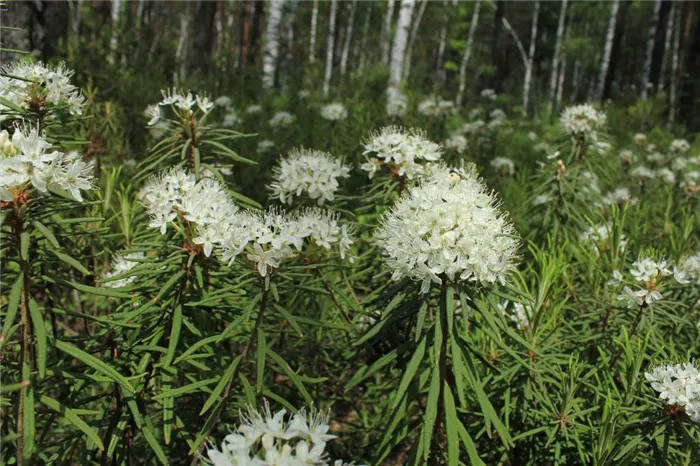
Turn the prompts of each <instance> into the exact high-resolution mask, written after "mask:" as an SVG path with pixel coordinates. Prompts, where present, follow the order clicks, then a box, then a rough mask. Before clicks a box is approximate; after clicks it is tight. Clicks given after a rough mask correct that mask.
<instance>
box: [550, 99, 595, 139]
mask: <svg viewBox="0 0 700 466" xmlns="http://www.w3.org/2000/svg"><path fill="white" fill-rule="evenodd" d="M560 121H561V124H562V126H563V127H564V129H565V130H566V131H567V132H568V133H569V134H571V135H572V136H595V134H596V131H597V130H598V129H600V128H602V127H603V125H604V124H605V121H606V116H605V114H604V113H603V112H599V111H598V110H596V109H595V108H593V107H592V106H591V105H589V104H582V105H574V106H571V107H567V108H566V109H565V110H564V111H563V112H562V114H561V119H560Z"/></svg>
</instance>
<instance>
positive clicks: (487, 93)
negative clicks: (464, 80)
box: [481, 89, 496, 100]
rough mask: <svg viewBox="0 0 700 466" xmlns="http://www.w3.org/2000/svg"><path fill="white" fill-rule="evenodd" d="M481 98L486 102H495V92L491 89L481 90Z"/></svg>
mask: <svg viewBox="0 0 700 466" xmlns="http://www.w3.org/2000/svg"><path fill="white" fill-rule="evenodd" d="M481 97H483V98H485V99H488V100H496V91H494V90H493V89H482V90H481Z"/></svg>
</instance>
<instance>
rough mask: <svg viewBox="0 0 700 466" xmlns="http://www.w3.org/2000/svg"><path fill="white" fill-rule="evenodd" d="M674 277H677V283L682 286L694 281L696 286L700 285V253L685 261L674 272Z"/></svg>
mask: <svg viewBox="0 0 700 466" xmlns="http://www.w3.org/2000/svg"><path fill="white" fill-rule="evenodd" d="M674 276H675V277H676V281H678V282H679V283H681V284H687V283H691V281H694V282H695V283H696V284H698V285H700V252H698V253H695V254H693V255H692V256H688V257H686V258H685V259H683V261H682V262H681V264H680V265H679V266H678V268H677V269H676V270H675V271H674Z"/></svg>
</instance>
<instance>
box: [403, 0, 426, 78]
mask: <svg viewBox="0 0 700 466" xmlns="http://www.w3.org/2000/svg"><path fill="white" fill-rule="evenodd" d="M427 4H428V0H423V3H421V5H420V9H419V10H418V16H416V20H415V21H414V22H413V28H412V29H411V35H410V36H409V39H408V46H407V48H406V58H405V60H404V64H403V80H404V81H406V80H408V76H409V75H410V74H411V59H412V58H413V44H414V43H415V41H416V36H417V35H418V28H419V27H420V23H421V21H422V20H423V14H424V13H425V7H426V5H427Z"/></svg>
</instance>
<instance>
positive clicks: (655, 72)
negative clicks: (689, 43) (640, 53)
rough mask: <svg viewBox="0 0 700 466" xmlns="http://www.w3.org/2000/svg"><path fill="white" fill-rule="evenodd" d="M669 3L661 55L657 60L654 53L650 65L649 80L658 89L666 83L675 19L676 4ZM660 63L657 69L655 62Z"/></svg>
mask: <svg viewBox="0 0 700 466" xmlns="http://www.w3.org/2000/svg"><path fill="white" fill-rule="evenodd" d="M667 3H671V7H670V12H669V13H668V18H667V21H666V35H665V37H664V38H663V52H661V53H662V54H663V56H662V57H661V58H660V60H657V55H654V60H655V61H654V63H653V64H652V66H651V81H652V82H653V83H656V85H657V86H658V87H659V89H664V88H665V85H666V81H665V80H666V74H667V73H666V69H667V68H668V63H669V61H670V60H671V58H670V55H671V43H672V42H673V24H674V21H675V19H676V4H675V3H674V2H667ZM663 10H664V9H663V7H662V8H661V12H662V14H663ZM654 53H655V54H657V53H658V52H657V51H656V49H655V50H654ZM659 62H660V65H659V66H658V69H657V67H656V66H654V65H655V64H657V63H659Z"/></svg>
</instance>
